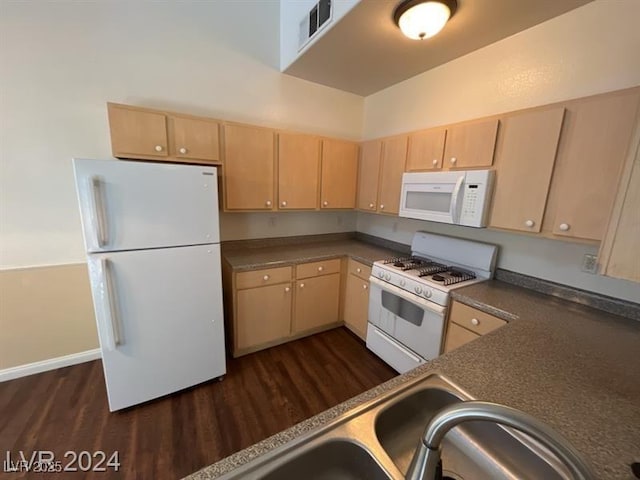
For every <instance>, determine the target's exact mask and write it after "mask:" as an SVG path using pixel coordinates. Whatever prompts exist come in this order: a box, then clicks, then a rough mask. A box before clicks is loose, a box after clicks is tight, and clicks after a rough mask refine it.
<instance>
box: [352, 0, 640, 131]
mask: <svg viewBox="0 0 640 480" xmlns="http://www.w3.org/2000/svg"><path fill="white" fill-rule="evenodd" d="M639 18H640V1H638V0H596V1H595V2H593V3H589V4H587V5H585V6H583V7H580V8H578V9H575V10H572V11H570V12H568V13H566V14H564V15H561V16H559V17H556V18H554V19H551V20H549V21H547V22H544V23H541V24H539V25H537V26H534V27H532V28H530V29H528V30H525V31H523V32H520V33H518V34H516V35H513V36H511V37H508V38H506V39H504V40H501V41H499V42H496V43H494V44H492V45H489V46H487V47H484V48H482V49H480V50H476V51H475V52H472V53H470V54H468V55H465V56H463V57H460V58H458V59H456V60H453V61H451V62H449V63H446V64H444V65H442V66H440V67H437V68H435V69H433V70H430V71H427V72H425V73H422V74H420V75H416V76H415V77H413V78H410V79H408V80H405V81H404V82H401V83H398V84H396V85H393V86H391V87H389V88H387V89H385V90H382V91H380V92H378V93H375V94H373V95H370V96H368V97H367V98H366V99H365V114H364V138H365V139H371V138H376V137H380V136H384V135H391V134H394V133H402V132H407V131H410V130H416V129H419V128H424V127H430V126H436V125H442V124H447V123H453V122H457V121H462V120H466V119H470V118H477V117H481V116H484V115H491V114H496V113H501V112H507V111H512V110H518V109H521V108H526V107H532V106H536V105H544V104H547V103H553V102H555V101H560V100H567V99H570V98H577V97H583V96H587V95H591V94H596V93H601V92H606V91H610V90H617V89H622V88H626V87H632V86H635V85H638V84H640V61H638V58H639V53H638V52H640V28H638V19H639Z"/></svg>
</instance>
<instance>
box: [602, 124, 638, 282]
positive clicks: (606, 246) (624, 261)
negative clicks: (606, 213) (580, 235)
mask: <svg viewBox="0 0 640 480" xmlns="http://www.w3.org/2000/svg"><path fill="white" fill-rule="evenodd" d="M636 128H637V130H638V131H637V133H636V142H634V144H632V145H634V146H633V148H632V149H631V151H630V153H629V157H630V158H629V161H628V163H627V166H626V168H625V172H624V175H623V178H622V181H621V182H620V187H619V190H618V196H617V198H616V205H615V207H614V209H613V213H612V215H611V219H610V220H609V228H608V230H607V234H606V235H605V238H604V240H603V242H602V245H601V247H600V253H599V254H598V260H599V263H600V265H601V266H600V273H602V274H604V275H606V276H608V277H615V278H624V279H625V280H631V281H633V282H640V254H638V241H639V239H640V142H638V141H637V139H638V138H640V125H638V126H637V127H636ZM634 149H635V160H634V157H633V155H634V152H633V150H634Z"/></svg>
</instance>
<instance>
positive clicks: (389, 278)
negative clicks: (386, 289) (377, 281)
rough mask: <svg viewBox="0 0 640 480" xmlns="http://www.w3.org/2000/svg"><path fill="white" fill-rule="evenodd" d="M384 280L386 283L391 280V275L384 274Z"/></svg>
mask: <svg viewBox="0 0 640 480" xmlns="http://www.w3.org/2000/svg"><path fill="white" fill-rule="evenodd" d="M384 279H385V280H386V281H387V282H388V281H389V280H391V275H389V274H388V273H386V274H385V276H384Z"/></svg>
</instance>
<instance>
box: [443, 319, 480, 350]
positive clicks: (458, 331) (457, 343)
mask: <svg viewBox="0 0 640 480" xmlns="http://www.w3.org/2000/svg"><path fill="white" fill-rule="evenodd" d="M476 338H480V335H477V334H475V333H473V332H470V331H469V330H467V329H466V328H462V327H459V326H458V325H456V324H455V323H449V328H448V329H447V338H446V341H445V345H444V353H448V352H450V351H451V350H455V349H456V348H458V347H461V346H462V345H464V344H465V343H469V342H471V341H472V340H475V339H476Z"/></svg>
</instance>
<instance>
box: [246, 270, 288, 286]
mask: <svg viewBox="0 0 640 480" xmlns="http://www.w3.org/2000/svg"><path fill="white" fill-rule="evenodd" d="M290 281H291V267H280V268H269V269H265V270H253V271H251V272H240V273H237V274H236V288H237V289H242V288H253V287H262V286H264V285H274V284H276V283H282V282H290Z"/></svg>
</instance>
